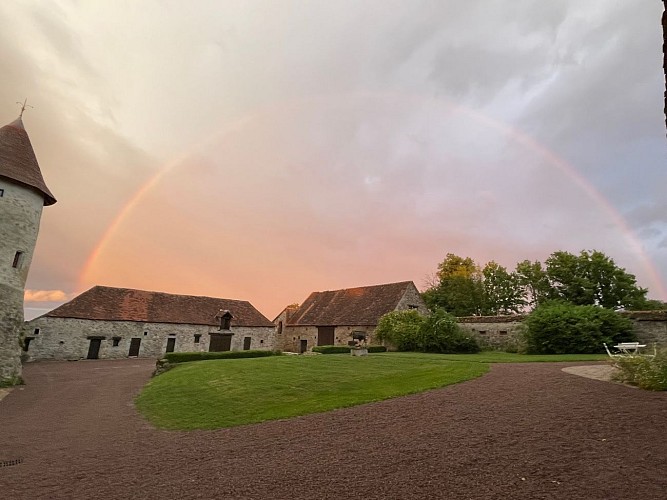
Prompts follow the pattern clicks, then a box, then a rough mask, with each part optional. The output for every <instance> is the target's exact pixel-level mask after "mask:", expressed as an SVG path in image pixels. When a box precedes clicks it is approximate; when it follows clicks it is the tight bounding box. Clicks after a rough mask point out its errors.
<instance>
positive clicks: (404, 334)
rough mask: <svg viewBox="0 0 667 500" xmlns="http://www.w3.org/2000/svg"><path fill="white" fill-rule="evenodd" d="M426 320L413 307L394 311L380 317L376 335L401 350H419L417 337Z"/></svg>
mask: <svg viewBox="0 0 667 500" xmlns="http://www.w3.org/2000/svg"><path fill="white" fill-rule="evenodd" d="M424 320H425V318H424V316H422V315H421V314H419V312H417V311H416V310H413V309H411V310H407V311H392V312H390V313H387V314H385V315H384V316H382V317H381V318H380V321H379V322H378V326H377V328H376V329H375V336H376V338H377V339H378V340H380V341H383V342H389V343H390V344H392V345H393V346H394V347H396V349H398V350H399V351H417V350H418V349H417V339H418V337H419V331H420V329H421V326H422V324H423V323H424Z"/></svg>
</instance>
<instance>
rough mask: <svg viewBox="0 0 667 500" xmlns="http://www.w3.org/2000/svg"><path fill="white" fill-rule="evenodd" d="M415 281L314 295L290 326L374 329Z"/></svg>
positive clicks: (296, 313) (295, 316)
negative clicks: (370, 327) (371, 327)
mask: <svg viewBox="0 0 667 500" xmlns="http://www.w3.org/2000/svg"><path fill="white" fill-rule="evenodd" d="M410 286H414V284H413V283H412V281H402V282H400V283H389V284H386V285H374V286H362V287H359V288H346V289H344V290H333V291H327V292H313V293H311V294H310V296H309V297H308V298H307V299H306V300H305V302H304V303H303V304H301V306H300V307H299V309H298V310H297V311H295V312H294V314H293V315H292V316H291V317H290V319H289V321H288V325H291V326H298V325H304V326H305V325H310V326H355V325H358V326H364V325H368V326H373V325H377V324H378V321H379V320H380V317H381V316H383V315H384V314H386V313H388V312H391V311H393V310H394V309H396V306H398V303H399V302H400V300H401V298H402V297H403V295H404V294H405V292H406V290H407V289H408V288H409V287H410Z"/></svg>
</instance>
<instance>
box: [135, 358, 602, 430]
mask: <svg viewBox="0 0 667 500" xmlns="http://www.w3.org/2000/svg"><path fill="white" fill-rule="evenodd" d="M605 359H608V357H607V356H606V355H598V354H567V355H524V354H510V353H503V352H483V353H479V354H423V353H409V352H406V353H377V354H372V355H370V356H365V357H353V356H350V355H349V354H332V355H329V356H275V357H267V358H251V359H227V360H211V361H197V362H192V363H183V364H180V365H178V366H176V367H175V368H173V369H171V370H169V371H168V372H166V373H163V374H162V375H159V376H158V377H155V378H153V379H152V380H151V381H150V382H149V383H148V384H147V385H146V387H144V390H143V391H142V392H141V394H140V395H139V397H138V398H137V400H136V403H137V408H138V409H139V411H140V412H141V413H142V414H143V415H144V416H145V417H146V418H147V419H148V420H149V421H150V422H152V423H153V424H154V425H156V426H157V427H162V428H165V429H184V430H190V429H217V428H221V427H233V426H237V425H244V424H251V423H256V422H262V421H265V420H275V419H282V418H290V417H295V416H298V415H306V414H309V413H318V412H324V411H329V410H333V409H336V408H344V407H347V406H354V405H358V404H363V403H369V402H372V401H380V400H383V399H389V398H393V397H397V396H403V395H405V394H411V393H416V392H422V391H426V390H428V389H435V388H437V387H443V386H446V385H450V384H455V383H457V382H462V381H465V380H469V379H472V378H475V377H479V376H480V375H483V374H484V373H486V372H487V371H488V369H489V365H488V364H489V363H517V362H544V361H600V360H605Z"/></svg>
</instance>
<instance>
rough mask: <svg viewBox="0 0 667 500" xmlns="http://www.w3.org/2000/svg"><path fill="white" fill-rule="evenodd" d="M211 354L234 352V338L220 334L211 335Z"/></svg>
mask: <svg viewBox="0 0 667 500" xmlns="http://www.w3.org/2000/svg"><path fill="white" fill-rule="evenodd" d="M208 350H209V352H221V351H231V350H232V336H231V335H225V334H220V333H212V334H211V342H210V343H209V345H208Z"/></svg>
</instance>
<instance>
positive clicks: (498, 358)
mask: <svg viewBox="0 0 667 500" xmlns="http://www.w3.org/2000/svg"><path fill="white" fill-rule="evenodd" d="M373 356H400V357H413V358H424V357H429V356H432V357H435V358H438V359H447V360H450V361H475V362H477V363H543V362H549V363H554V362H572V361H608V360H609V356H607V355H606V354H514V353H510V352H500V351H486V352H480V353H478V354H423V353H417V352H392V353H383V354H373Z"/></svg>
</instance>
